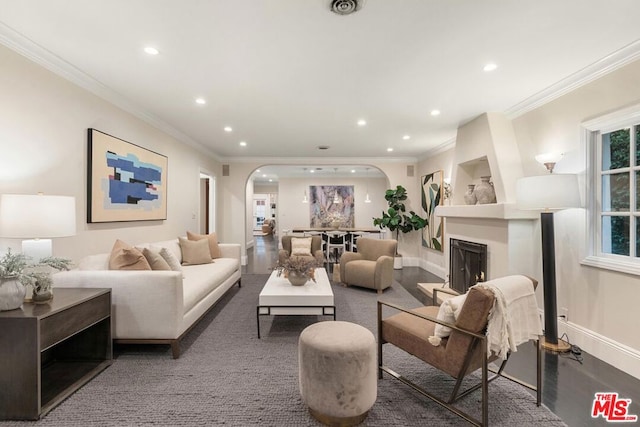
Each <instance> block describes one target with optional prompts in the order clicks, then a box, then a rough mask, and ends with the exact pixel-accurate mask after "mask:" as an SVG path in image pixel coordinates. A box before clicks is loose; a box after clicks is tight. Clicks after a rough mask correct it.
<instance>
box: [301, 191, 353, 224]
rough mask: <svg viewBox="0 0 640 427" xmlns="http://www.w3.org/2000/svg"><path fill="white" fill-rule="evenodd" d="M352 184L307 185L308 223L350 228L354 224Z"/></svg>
mask: <svg viewBox="0 0 640 427" xmlns="http://www.w3.org/2000/svg"><path fill="white" fill-rule="evenodd" d="M353 209H354V199H353V185H311V186H309V217H310V219H309V225H310V226H311V227H312V228H315V227H333V228H338V227H342V228H350V227H355V225H354V211H353Z"/></svg>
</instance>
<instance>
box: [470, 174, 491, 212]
mask: <svg viewBox="0 0 640 427" xmlns="http://www.w3.org/2000/svg"><path fill="white" fill-rule="evenodd" d="M480 179H481V180H482V182H481V183H480V184H478V185H476V188H475V190H474V191H473V194H474V195H475V196H476V199H477V200H478V203H479V204H481V205H486V204H488V203H496V191H495V189H494V188H493V184H492V183H491V182H489V180H490V179H491V177H490V176H481V177H480Z"/></svg>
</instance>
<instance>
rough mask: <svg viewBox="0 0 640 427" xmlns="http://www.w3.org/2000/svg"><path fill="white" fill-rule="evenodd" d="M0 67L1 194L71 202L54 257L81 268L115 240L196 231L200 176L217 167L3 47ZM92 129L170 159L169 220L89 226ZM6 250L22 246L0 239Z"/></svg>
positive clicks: (134, 240)
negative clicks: (70, 219) (72, 214)
mask: <svg viewBox="0 0 640 427" xmlns="http://www.w3.org/2000/svg"><path fill="white" fill-rule="evenodd" d="M0 64H2V66H0V94H1V102H0V144H1V150H0V152H1V154H0V193H16V194H35V193H36V192H38V191H42V192H44V193H45V194H51V195H67V196H75V197H76V217H77V235H76V236H74V237H67V238H60V239H54V241H53V252H54V255H57V256H64V257H69V258H71V259H73V260H74V261H78V260H79V259H80V258H81V257H82V256H84V255H87V254H93V253H99V252H106V251H109V250H110V249H111V247H112V246H113V243H114V241H115V239H117V238H120V239H123V240H125V241H127V242H129V243H132V244H135V243H141V242H146V241H157V240H162V239H170V238H175V237H177V236H178V235H184V234H185V232H186V231H187V230H198V229H199V223H200V222H199V215H200V214H199V212H200V209H199V186H200V185H199V180H200V171H201V170H211V171H217V170H218V169H219V165H218V164H217V162H216V161H215V160H213V159H212V158H211V157H210V156H207V155H205V154H204V153H201V152H198V151H196V150H194V149H193V148H191V147H189V146H186V145H184V144H181V143H179V142H178V141H176V140H175V139H173V138H172V137H170V136H168V135H166V134H165V133H163V132H160V131H158V130H157V129H155V128H153V127H151V126H150V125H148V124H146V123H145V122H142V121H141V120H139V119H137V118H135V117H133V116H132V115H131V114H129V113H126V112H124V111H122V110H120V109H119V108H116V107H114V106H113V105H112V104H110V103H108V102H106V101H104V100H102V99H100V98H98V97H96V96H94V95H93V94H91V93H89V92H87V91H86V90H84V89H81V88H79V87H78V86H76V85H74V84H72V83H70V82H69V81H67V80H65V79H63V78H61V77H58V76H57V75H54V74H53V73H51V72H50V71H48V70H46V69H44V68H42V67H40V66H38V65H36V64H34V63H33V62H31V61H29V60H27V59H26V58H24V57H22V56H20V55H18V54H17V53H15V52H13V51H11V50H9V49H7V48H5V47H4V46H0ZM90 127H92V128H96V129H98V130H101V131H103V132H106V133H109V134H111V135H114V136H116V137H118V138H121V139H124V140H126V141H129V142H132V143H135V144H137V145H140V146H143V147H145V148H147V149H150V150H153V151H156V152H158V153H161V154H163V155H165V156H167V157H168V162H169V164H168V196H167V201H168V212H167V220H166V221H143V222H126V223H105V224H87V223H86V181H87V172H86V171H87V136H86V135H87V128H90ZM194 215H195V217H194ZM7 247H12V248H14V249H19V248H20V241H19V240H15V239H3V240H0V252H4V251H5V250H6V248H7Z"/></svg>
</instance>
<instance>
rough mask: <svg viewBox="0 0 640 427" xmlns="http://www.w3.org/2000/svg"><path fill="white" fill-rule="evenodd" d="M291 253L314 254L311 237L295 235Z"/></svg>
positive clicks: (300, 254)
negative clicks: (312, 252)
mask: <svg viewBox="0 0 640 427" xmlns="http://www.w3.org/2000/svg"><path fill="white" fill-rule="evenodd" d="M291 255H292V256H293V255H297V256H312V255H311V237H294V238H292V239H291Z"/></svg>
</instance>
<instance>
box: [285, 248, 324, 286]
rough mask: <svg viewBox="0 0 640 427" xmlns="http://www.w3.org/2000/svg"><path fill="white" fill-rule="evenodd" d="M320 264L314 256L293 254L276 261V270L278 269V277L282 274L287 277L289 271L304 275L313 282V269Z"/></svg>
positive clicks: (314, 278)
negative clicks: (281, 260)
mask: <svg viewBox="0 0 640 427" xmlns="http://www.w3.org/2000/svg"><path fill="white" fill-rule="evenodd" d="M320 265H321V264H320V263H319V261H318V260H317V259H316V258H309V257H302V256H295V255H294V256H291V257H289V258H287V259H286V260H284V261H283V262H282V263H280V262H278V265H277V266H276V270H277V271H278V277H280V276H281V275H284V277H285V278H288V277H289V273H290V272H295V273H297V274H298V275H302V276H306V277H308V278H309V279H311V280H313V281H314V282H315V281H316V277H315V269H316V268H317V267H320Z"/></svg>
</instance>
